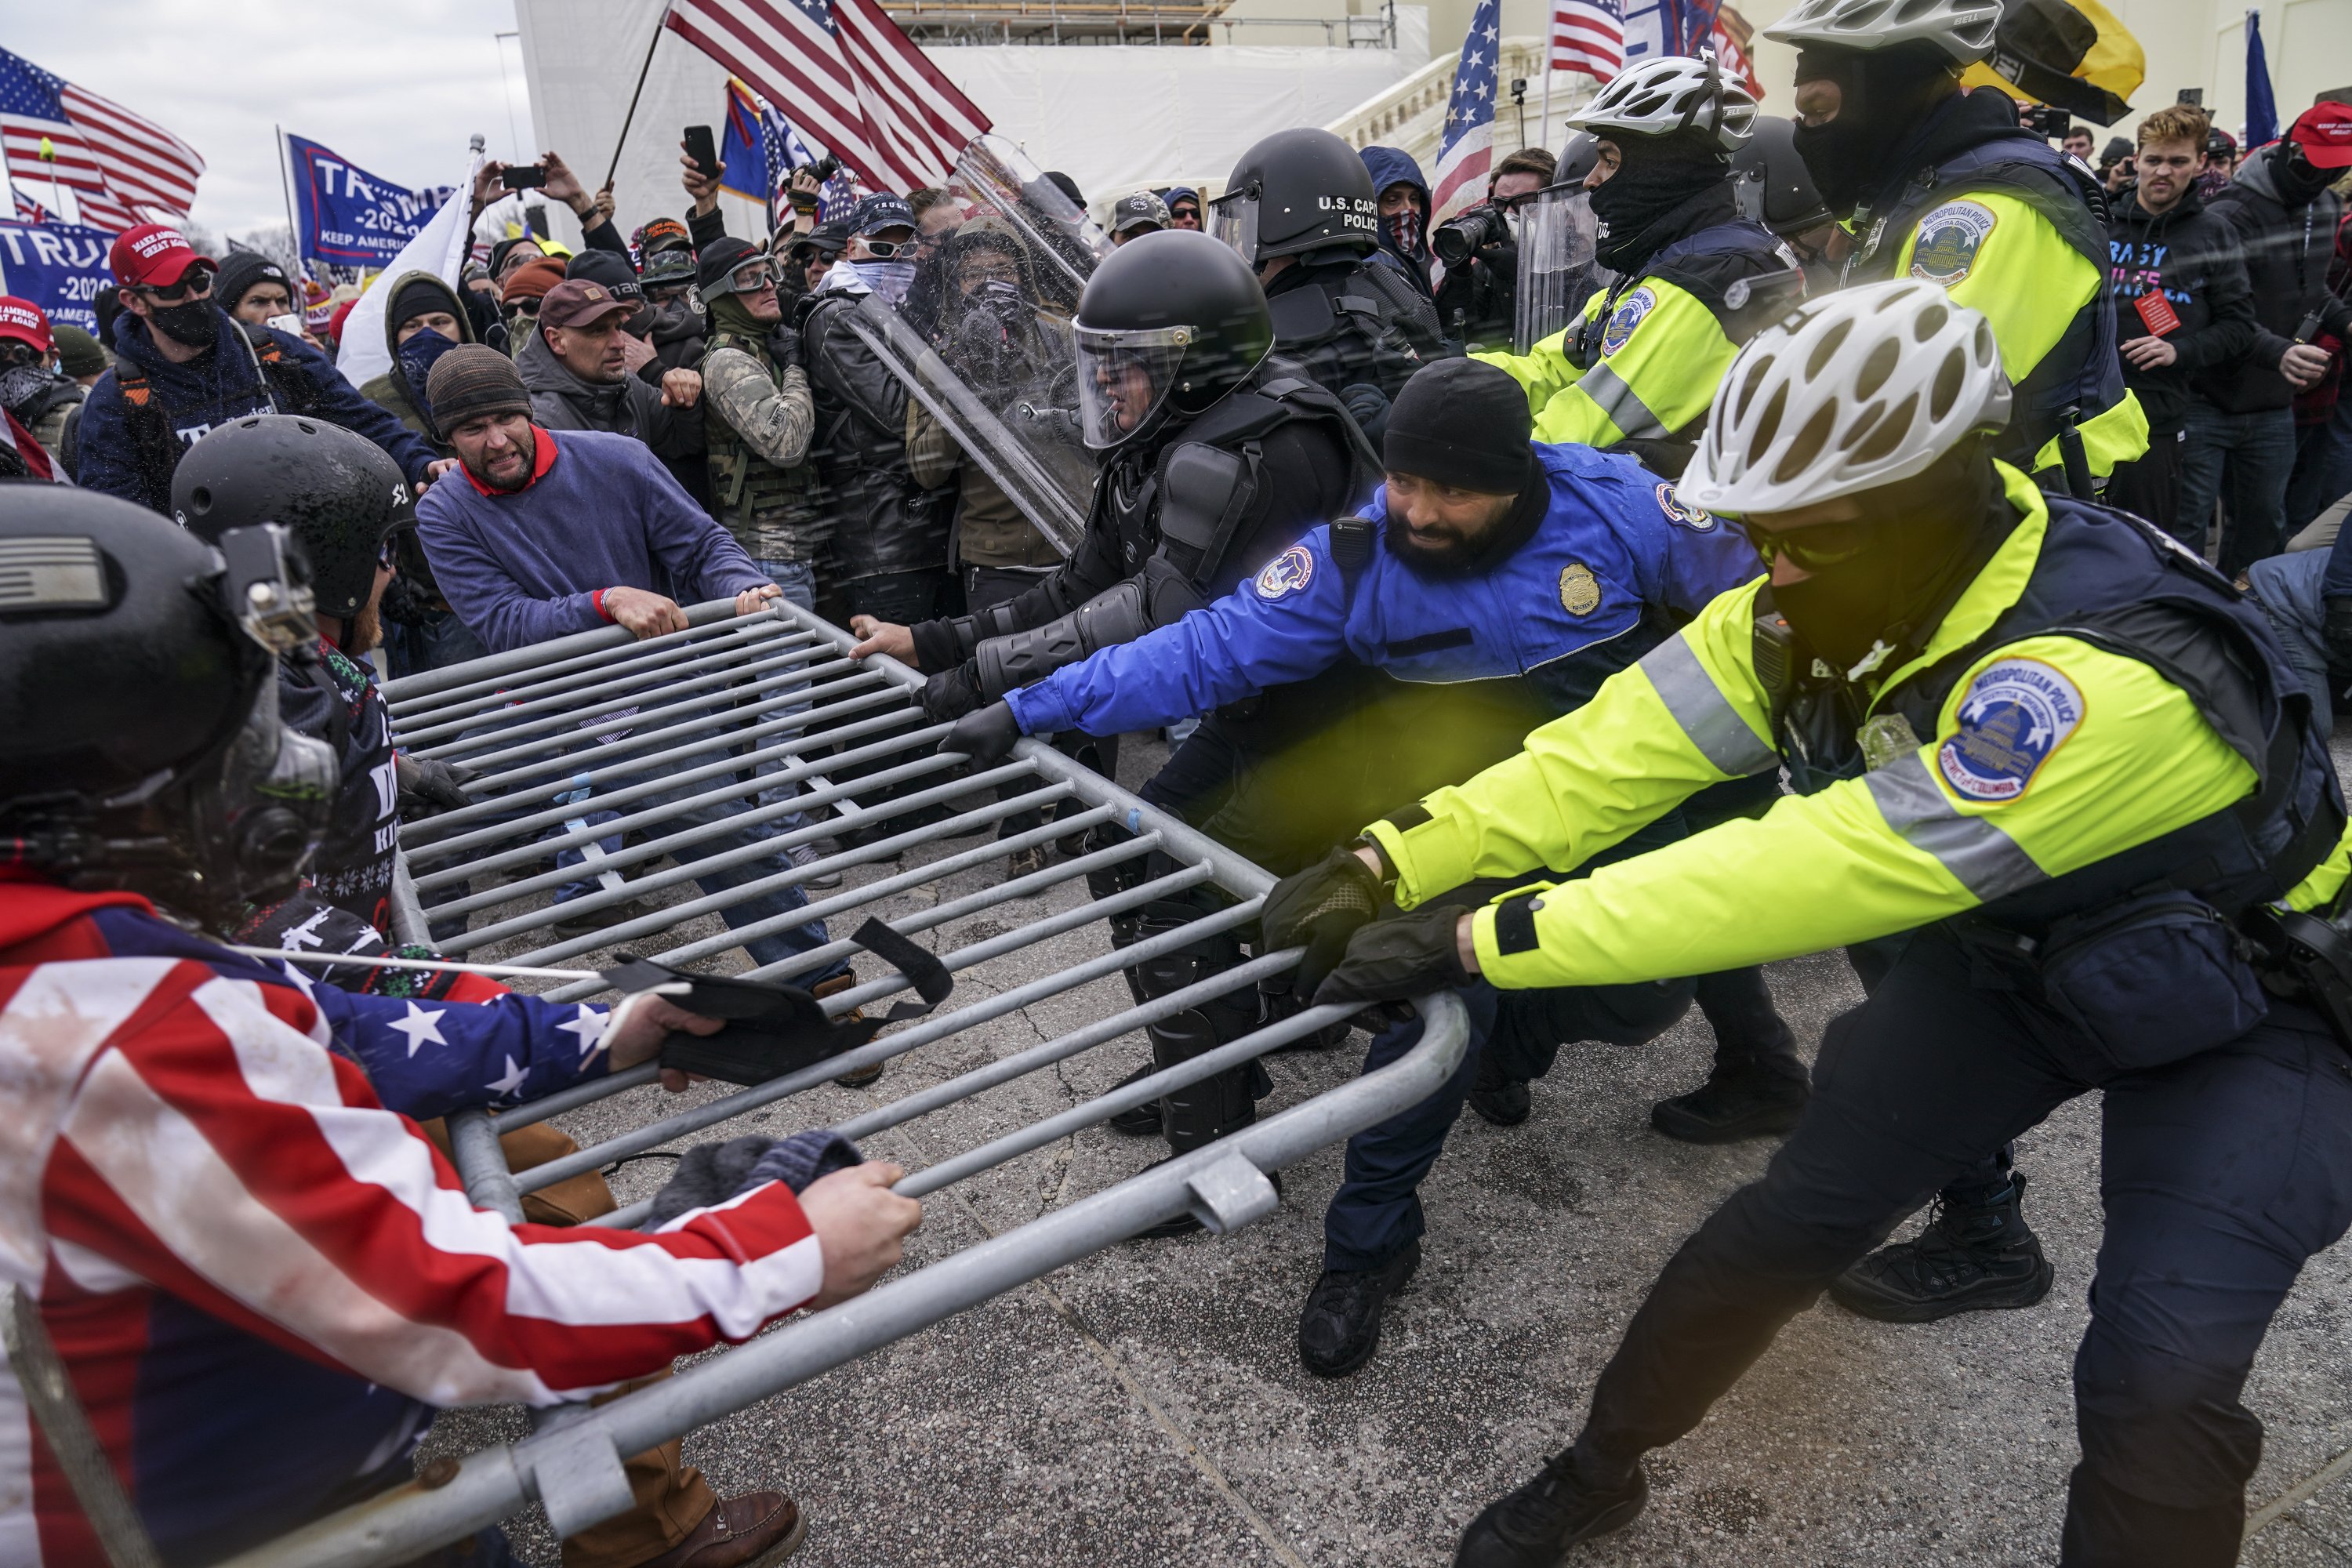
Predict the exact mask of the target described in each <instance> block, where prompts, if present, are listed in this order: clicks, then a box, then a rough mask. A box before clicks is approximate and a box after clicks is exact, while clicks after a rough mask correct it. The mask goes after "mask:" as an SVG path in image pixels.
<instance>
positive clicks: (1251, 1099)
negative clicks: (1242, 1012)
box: [1146, 992, 1274, 1154]
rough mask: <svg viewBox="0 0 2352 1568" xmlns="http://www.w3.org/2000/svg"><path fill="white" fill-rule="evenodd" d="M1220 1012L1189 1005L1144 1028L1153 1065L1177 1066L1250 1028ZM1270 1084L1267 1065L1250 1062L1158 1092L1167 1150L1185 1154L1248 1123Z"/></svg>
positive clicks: (1271, 1081) (1161, 1125)
mask: <svg viewBox="0 0 2352 1568" xmlns="http://www.w3.org/2000/svg"><path fill="white" fill-rule="evenodd" d="M1249 994H1250V995H1251V996H1252V997H1253V998H1255V992H1252V993H1249ZM1220 1000H1221V1001H1222V1000H1223V998H1220ZM1224 1012H1225V1016H1223V1017H1219V1016H1216V1015H1215V1014H1213V1013H1211V1012H1209V1011H1207V1010H1204V1009H1202V1008H1198V1007H1188V1008H1186V1009H1185V1010H1184V1011H1183V1012H1181V1013H1177V1014H1173V1015H1171V1016H1168V1017H1165V1018H1162V1019H1160V1021H1159V1022H1158V1023H1156V1024H1153V1025H1151V1026H1150V1027H1149V1028H1148V1029H1147V1030H1146V1033H1148V1034H1149V1035H1150V1037H1151V1065H1152V1066H1153V1068H1156V1069H1165V1068H1172V1067H1177V1066H1180V1065H1181V1064H1182V1063H1185V1062H1188V1061H1191V1060H1192V1058H1195V1057H1198V1056H1202V1055H1203V1054H1205V1053H1207V1052H1209V1051H1212V1050H1214V1049H1215V1048H1216V1047H1219V1046H1222V1045H1225V1044H1228V1043H1230V1042H1231V1041H1232V1040H1234V1039H1238V1038H1239V1037H1241V1036H1242V1035H1244V1034H1246V1033H1248V1032H1249V1027H1250V1026H1249V1025H1243V1026H1240V1027H1239V1028H1238V1029H1236V1028H1235V1027H1234V1026H1235V1024H1236V1022H1237V1017H1236V1016H1235V1014H1234V1010H1232V1009H1225V1010H1224ZM1252 1023H1253V1024H1254V1023H1255V1019H1253V1020H1252ZM1273 1087H1274V1085H1273V1080H1272V1079H1268V1078H1267V1077H1266V1075H1265V1068H1264V1067H1262V1066H1260V1065H1259V1064H1258V1063H1256V1062H1255V1061H1253V1062H1249V1063H1247V1064H1245V1065H1244V1066H1241V1067H1235V1068H1226V1069H1225V1070H1224V1071H1223V1072H1219V1073H1212V1074H1210V1075H1209V1076H1208V1077H1207V1078H1204V1079H1202V1080H1201V1081H1200V1082H1198V1083H1191V1084H1186V1085H1185V1086H1184V1087H1183V1088H1181V1089H1171V1090H1169V1091H1168V1092H1167V1093H1166V1094H1164V1095H1161V1096H1160V1127H1161V1129H1162V1131H1165V1132H1166V1133H1167V1135H1168V1147H1169V1149H1170V1150H1171V1152H1175V1153H1178V1154H1183V1153H1188V1152H1191V1151H1192V1150H1194V1149H1198V1148H1200V1147H1202V1145H1203V1144H1207V1143H1213V1142H1216V1141H1217V1140H1218V1139H1220V1138H1223V1136H1224V1135H1225V1134H1227V1133H1228V1132H1234V1131H1239V1130H1240V1129H1242V1128H1244V1127H1247V1126H1248V1125H1250V1123H1252V1122H1254V1121H1256V1120H1257V1101H1258V1100H1259V1099H1260V1097H1262V1096H1264V1095H1265V1094H1266V1093H1267V1092H1268V1091H1269V1090H1271V1089H1272V1088H1273Z"/></svg>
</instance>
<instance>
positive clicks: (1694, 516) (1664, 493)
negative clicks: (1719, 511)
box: [1658, 479, 1715, 533]
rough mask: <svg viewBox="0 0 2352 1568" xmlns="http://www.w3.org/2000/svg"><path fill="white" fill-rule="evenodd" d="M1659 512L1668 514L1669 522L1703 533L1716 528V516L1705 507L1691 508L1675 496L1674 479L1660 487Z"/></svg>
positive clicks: (1667, 519)
mask: <svg viewBox="0 0 2352 1568" xmlns="http://www.w3.org/2000/svg"><path fill="white" fill-rule="evenodd" d="M1658 510H1660V511H1662V512H1664V513H1665V514H1666V521H1668V522H1678V523H1681V524H1682V525H1683V526H1684V527H1685V528H1689V529H1696V530H1697V531H1699V532H1701V533H1705V532H1706V531H1708V530H1709V529H1711V528H1713V527H1714V526H1715V514H1714V513H1713V512H1711V511H1708V510H1706V508H1705V507H1696V506H1691V505H1689V504H1688V503H1686V502H1685V500H1683V499H1682V497H1680V496H1678V495H1676V494H1675V485H1674V481H1673V480H1672V479H1668V480H1667V481H1666V482H1665V483H1664V484H1662V485H1660V486H1659V487H1658Z"/></svg>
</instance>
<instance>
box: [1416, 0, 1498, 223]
mask: <svg viewBox="0 0 2352 1568" xmlns="http://www.w3.org/2000/svg"><path fill="white" fill-rule="evenodd" d="M1502 48H1503V24H1502V0H1478V8H1477V9H1476V10H1475V11H1473V12H1471V13H1470V30H1469V32H1468V33H1466V34H1465V35H1464V37H1463V39H1462V58H1461V61H1460V63H1459V64H1457V65H1456V66H1455V67H1454V94H1453V96H1452V97H1451V98H1449V99H1447V100H1446V101H1445V135H1444V138H1443V139H1442V140H1441V141H1440V142H1438V144H1437V179H1436V184H1434V185H1433V187H1432V188H1431V198H1430V206H1431V209H1432V210H1431V212H1430V215H1429V223H1430V226H1431V227H1432V228H1434V227H1436V226H1438V225H1439V224H1442V223H1444V221H1445V220H1446V219H1448V218H1450V217H1452V216H1454V214H1456V213H1458V212H1460V211H1462V210H1463V209H1464V208H1465V207H1468V206H1471V205H1475V204H1476V203H1478V202H1480V201H1483V200H1485V199H1486V170H1487V167H1488V166H1489V165H1490V164H1491V163H1493V162H1494V157H1495V63H1496V59H1497V58H1499V57H1500V55H1501V54H1502Z"/></svg>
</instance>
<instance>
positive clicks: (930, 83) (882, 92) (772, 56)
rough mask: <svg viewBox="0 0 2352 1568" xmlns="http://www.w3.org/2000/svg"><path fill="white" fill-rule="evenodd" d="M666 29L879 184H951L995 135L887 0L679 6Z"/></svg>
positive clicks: (900, 187) (716, 1) (718, 1)
mask: <svg viewBox="0 0 2352 1568" xmlns="http://www.w3.org/2000/svg"><path fill="white" fill-rule="evenodd" d="M663 25H664V26H667V27H668V28H669V29H670V30H671V31H672V32H674V33H676V34H677V35H678V36H679V37H682V38H684V39H686V40H687V41H688V43H690V44H692V45H693V46H694V47H696V48H698V49H700V50H701V51H702V52H703V53H704V54H706V55H709V57H710V58H712V59H714V60H717V61H718V62H719V64H720V65H722V66H725V67H726V68H728V69H729V70H730V71H732V72H733V73H734V74H735V75H737V76H739V77H740V78H742V79H744V80H745V81H746V82H748V83H750V84H751V87H752V89H754V90H755V91H757V92H758V93H759V94H760V95H761V97H762V98H765V99H766V100H768V101H769V102H771V103H789V104H791V105H792V106H793V113H794V114H795V115H796V116H797V117H798V118H799V120H800V122H801V123H802V124H803V126H805V127H806V128H807V129H808V131H809V133H810V134H811V135H813V136H814V138H815V139H816V140H817V141H819V142H823V143H824V145H825V146H827V147H830V148H831V149H833V151H834V153H835V154H836V155H838V156H839V157H840V159H841V161H842V162H843V163H846V164H848V165H849V166H850V167H851V168H853V169H855V170H856V171H857V173H858V174H861V175H862V176H864V177H865V179H866V182H867V183H868V184H872V185H874V186H876V187H877V188H878V189H883V190H891V191H911V190H918V189H920V188H921V187H923V186H925V185H936V184H940V183H941V182H943V181H944V180H945V179H946V178H947V174H948V171H949V170H950V169H951V168H953V167H954V166H955V162H956V158H957V156H958V155H959V154H960V153H962V151H963V149H964V145H965V143H967V142H970V141H971V139H972V138H973V137H975V136H979V135H982V134H983V133H984V132H987V130H988V128H989V120H988V116H986V115H984V114H982V112H981V111H980V110H978V109H977V108H975V107H974V106H973V105H972V102H971V100H970V99H968V98H966V97H964V95H963V94H962V93H961V92H960V91H958V90H957V89H956V86H955V84H954V83H953V82H951V81H950V80H948V79H947V78H946V77H945V76H944V75H942V74H941V73H940V69H939V68H938V67H936V66H934V65H932V64H931V62H930V61H929V60H928V59H925V58H923V52H922V51H921V50H920V49H919V48H917V47H915V46H914V44H913V42H912V41H911V40H909V39H908V37H907V35H906V34H904V33H902V32H900V31H899V30H898V24H897V23H895V22H893V21H891V20H890V18H889V17H888V16H885V15H883V13H882V9H881V7H880V6H879V5H877V4H875V0H671V4H670V8H669V14H668V16H667V18H666V19H665V21H664V23H663Z"/></svg>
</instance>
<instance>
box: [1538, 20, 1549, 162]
mask: <svg viewBox="0 0 2352 1568" xmlns="http://www.w3.org/2000/svg"><path fill="white" fill-rule="evenodd" d="M1541 118H1542V123H1541V125H1540V126H1539V127H1538V130H1537V132H1536V145H1537V146H1538V147H1540V148H1542V149H1543V150H1544V151H1545V152H1547V153H1549V152H1550V151H1551V39H1550V37H1549V36H1547V37H1545V38H1544V89H1543V114H1542V117H1541Z"/></svg>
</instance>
